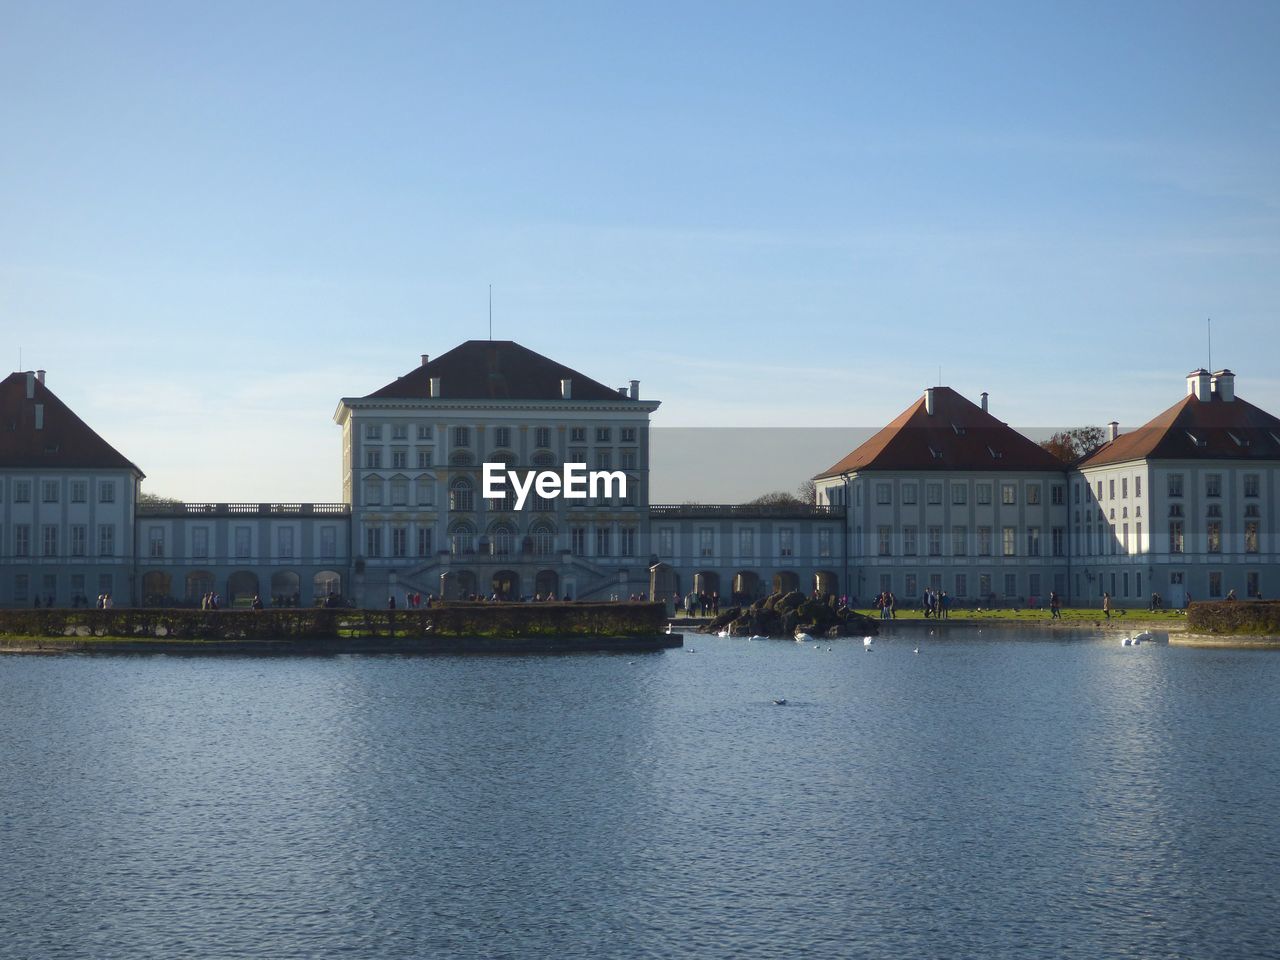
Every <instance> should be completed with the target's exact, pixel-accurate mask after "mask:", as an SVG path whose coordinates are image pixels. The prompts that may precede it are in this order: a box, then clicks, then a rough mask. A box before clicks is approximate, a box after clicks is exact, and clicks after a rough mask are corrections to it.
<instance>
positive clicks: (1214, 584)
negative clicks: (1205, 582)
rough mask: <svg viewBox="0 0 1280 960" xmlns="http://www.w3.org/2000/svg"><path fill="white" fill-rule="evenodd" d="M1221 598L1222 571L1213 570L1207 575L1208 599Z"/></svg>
mask: <svg viewBox="0 0 1280 960" xmlns="http://www.w3.org/2000/svg"><path fill="white" fill-rule="evenodd" d="M1221 596H1222V571H1221V570H1214V571H1212V572H1211V573H1210V574H1209V597H1210V598H1211V599H1214V600H1216V599H1219V598H1220V597H1221Z"/></svg>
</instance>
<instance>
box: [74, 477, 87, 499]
mask: <svg viewBox="0 0 1280 960" xmlns="http://www.w3.org/2000/svg"><path fill="white" fill-rule="evenodd" d="M71 502H72V503H88V502H89V484H88V482H87V481H85V480H72V481H71Z"/></svg>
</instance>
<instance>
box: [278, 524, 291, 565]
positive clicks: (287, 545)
mask: <svg viewBox="0 0 1280 960" xmlns="http://www.w3.org/2000/svg"><path fill="white" fill-rule="evenodd" d="M276 556H277V557H279V558H280V559H281V560H292V559H293V527H277V528H276Z"/></svg>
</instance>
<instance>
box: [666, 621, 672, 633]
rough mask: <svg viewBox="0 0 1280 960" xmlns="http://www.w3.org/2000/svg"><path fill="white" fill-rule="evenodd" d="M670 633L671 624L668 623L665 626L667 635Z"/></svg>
mask: <svg viewBox="0 0 1280 960" xmlns="http://www.w3.org/2000/svg"><path fill="white" fill-rule="evenodd" d="M670 632H671V624H669V623H668V624H667V633H670Z"/></svg>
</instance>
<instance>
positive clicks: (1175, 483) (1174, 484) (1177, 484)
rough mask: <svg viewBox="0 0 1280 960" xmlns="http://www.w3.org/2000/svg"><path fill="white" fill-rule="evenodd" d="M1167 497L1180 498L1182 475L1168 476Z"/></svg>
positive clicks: (1172, 474)
mask: <svg viewBox="0 0 1280 960" xmlns="http://www.w3.org/2000/svg"><path fill="white" fill-rule="evenodd" d="M1169 496H1171V497H1180V496H1182V474H1180V473H1171V474H1169Z"/></svg>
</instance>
